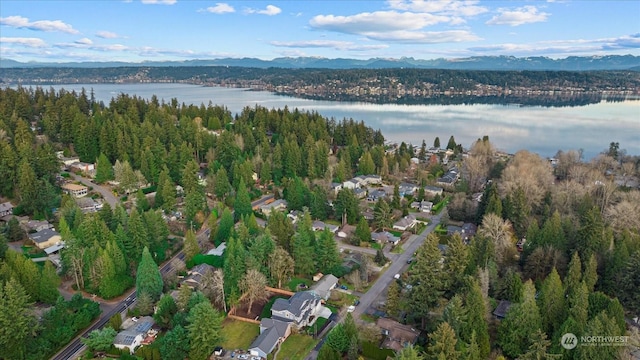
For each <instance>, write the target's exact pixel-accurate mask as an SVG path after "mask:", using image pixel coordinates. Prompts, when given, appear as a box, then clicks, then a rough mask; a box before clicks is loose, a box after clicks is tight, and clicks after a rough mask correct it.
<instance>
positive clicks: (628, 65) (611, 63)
mask: <svg viewBox="0 0 640 360" xmlns="http://www.w3.org/2000/svg"><path fill="white" fill-rule="evenodd" d="M124 66H128V67H130V66H134V67H135V66H145V67H148V66H152V67H180V66H237V67H250V68H263V69H264V68H271V67H273V68H291V69H304V68H320V69H389V68H416V69H448V70H549V71H593V70H633V71H640V56H633V55H606V56H569V57H567V58H564V59H551V58H548V57H542V56H537V57H520V58H519V57H513V56H475V57H468V58H458V59H434V60H419V59H414V58H411V57H403V58H399V59H384V58H372V59H368V60H358V59H343V58H337V59H327V58H320V57H297V58H293V57H283V58H275V59H273V60H261V59H257V58H225V59H211V60H185V61H144V62H112V61H106V62H64V63H56V62H26V63H24V62H19V61H15V60H11V59H0V68H42V67H47V68H49V67H54V68H56V67H58V68H105V67H109V68H112V67H124Z"/></svg>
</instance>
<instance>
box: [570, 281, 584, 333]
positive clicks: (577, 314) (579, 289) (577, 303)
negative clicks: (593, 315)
mask: <svg viewBox="0 0 640 360" xmlns="http://www.w3.org/2000/svg"><path fill="white" fill-rule="evenodd" d="M568 301H569V311H568V315H569V316H570V317H571V318H572V319H573V320H574V321H575V323H576V325H577V330H578V331H577V332H578V333H582V331H584V329H585V327H586V325H587V320H588V316H589V313H588V308H589V292H588V290H587V286H586V285H585V284H584V282H580V283H579V284H578V285H577V286H576V288H575V289H574V290H573V291H572V292H570V293H569V298H568ZM574 333H575V332H574ZM576 335H577V334H576Z"/></svg>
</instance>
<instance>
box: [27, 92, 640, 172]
mask: <svg viewBox="0 0 640 360" xmlns="http://www.w3.org/2000/svg"><path fill="white" fill-rule="evenodd" d="M23 86H24V87H28V85H23ZM83 87H84V88H85V89H86V91H87V93H89V92H90V89H93V91H94V94H95V97H96V99H97V100H99V101H104V102H105V104H108V103H109V101H110V100H111V98H112V97H115V96H117V95H118V94H120V93H126V94H129V95H136V96H138V97H142V98H145V99H149V98H151V96H152V95H154V94H155V95H156V96H157V97H158V99H159V100H164V101H165V102H169V101H170V100H171V99H172V98H176V99H178V101H179V102H180V103H186V104H196V105H200V104H205V105H207V104H208V103H209V101H211V102H212V103H213V104H214V105H223V106H226V107H227V108H228V109H229V110H230V111H231V112H232V113H234V114H236V113H239V112H241V111H242V109H243V108H244V107H245V106H254V105H255V104H258V105H261V106H264V107H267V108H269V109H271V108H284V106H285V105H286V106H288V107H289V109H294V108H298V109H304V110H309V111H317V112H318V113H320V114H321V115H323V116H325V117H328V118H331V117H333V118H335V119H336V120H341V119H343V118H347V119H348V118H352V119H354V120H357V121H360V120H363V121H364V122H365V124H367V125H368V126H371V127H372V128H374V129H380V130H381V131H382V133H383V134H384V136H385V139H387V140H389V141H395V142H401V141H404V142H407V143H412V144H414V145H420V144H421V143H422V140H423V139H424V140H425V141H426V143H427V146H431V145H433V140H434V139H435V137H436V136H439V137H440V142H441V143H442V144H446V143H447V141H448V140H449V137H450V136H451V135H453V136H454V137H455V140H456V142H457V143H461V144H462V145H463V146H464V147H466V148H467V147H469V146H470V145H471V144H472V143H473V142H474V141H475V140H476V139H478V138H480V137H482V136H484V135H488V136H489V138H490V139H491V142H492V143H493V144H494V145H495V146H496V147H497V148H498V149H501V150H504V151H507V152H510V153H514V152H516V151H518V150H521V149H526V150H529V151H532V152H536V153H538V154H540V155H541V156H544V157H548V156H553V155H555V154H556V152H557V151H558V150H559V149H562V150H565V151H566V150H571V149H576V150H577V149H583V150H584V156H585V158H586V159H590V158H592V157H594V156H596V155H597V154H598V153H600V152H601V151H603V150H605V149H608V147H609V143H610V142H612V141H616V142H619V143H620V149H626V151H627V153H628V154H630V155H640V101H638V100H629V101H623V102H601V103H597V104H592V105H587V106H579V107H522V106H519V105H484V104H483V105H395V104H382V105H381V104H368V103H353V102H332V101H317V100H307V99H298V98H293V97H288V96H279V95H275V94H272V93H269V92H265V91H248V90H246V89H236V88H222V87H202V86H197V85H187V84H84V85H82V84H73V85H55V86H53V88H54V89H60V88H65V89H67V90H69V91H71V90H75V91H80V90H81V89H82V88H83ZM44 88H45V89H48V88H49V86H48V85H47V86H44Z"/></svg>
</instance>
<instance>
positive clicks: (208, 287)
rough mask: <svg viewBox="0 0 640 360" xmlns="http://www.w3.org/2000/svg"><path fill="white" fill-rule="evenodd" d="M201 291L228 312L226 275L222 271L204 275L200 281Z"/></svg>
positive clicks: (213, 271)
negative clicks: (225, 286)
mask: <svg viewBox="0 0 640 360" xmlns="http://www.w3.org/2000/svg"><path fill="white" fill-rule="evenodd" d="M200 287H201V291H202V292H203V293H204V295H205V296H206V297H208V298H209V300H211V301H212V302H213V303H214V304H216V305H217V306H222V308H223V309H224V312H227V303H226V301H225V297H224V273H223V272H222V269H216V270H209V271H207V272H206V273H204V274H203V275H202V279H201V280H200Z"/></svg>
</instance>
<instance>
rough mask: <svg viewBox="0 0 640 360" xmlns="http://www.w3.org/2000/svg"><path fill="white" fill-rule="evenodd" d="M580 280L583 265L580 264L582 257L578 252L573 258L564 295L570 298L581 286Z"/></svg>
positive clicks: (565, 282)
mask: <svg viewBox="0 0 640 360" xmlns="http://www.w3.org/2000/svg"><path fill="white" fill-rule="evenodd" d="M580 279H582V263H581V262H580V255H578V252H577V251H576V252H574V253H573V256H572V257H571V262H570V263H569V270H568V271H567V275H566V276H565V278H564V294H565V296H566V297H569V296H570V295H571V293H572V292H573V291H574V290H575V289H576V288H577V287H578V286H579V285H580Z"/></svg>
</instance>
